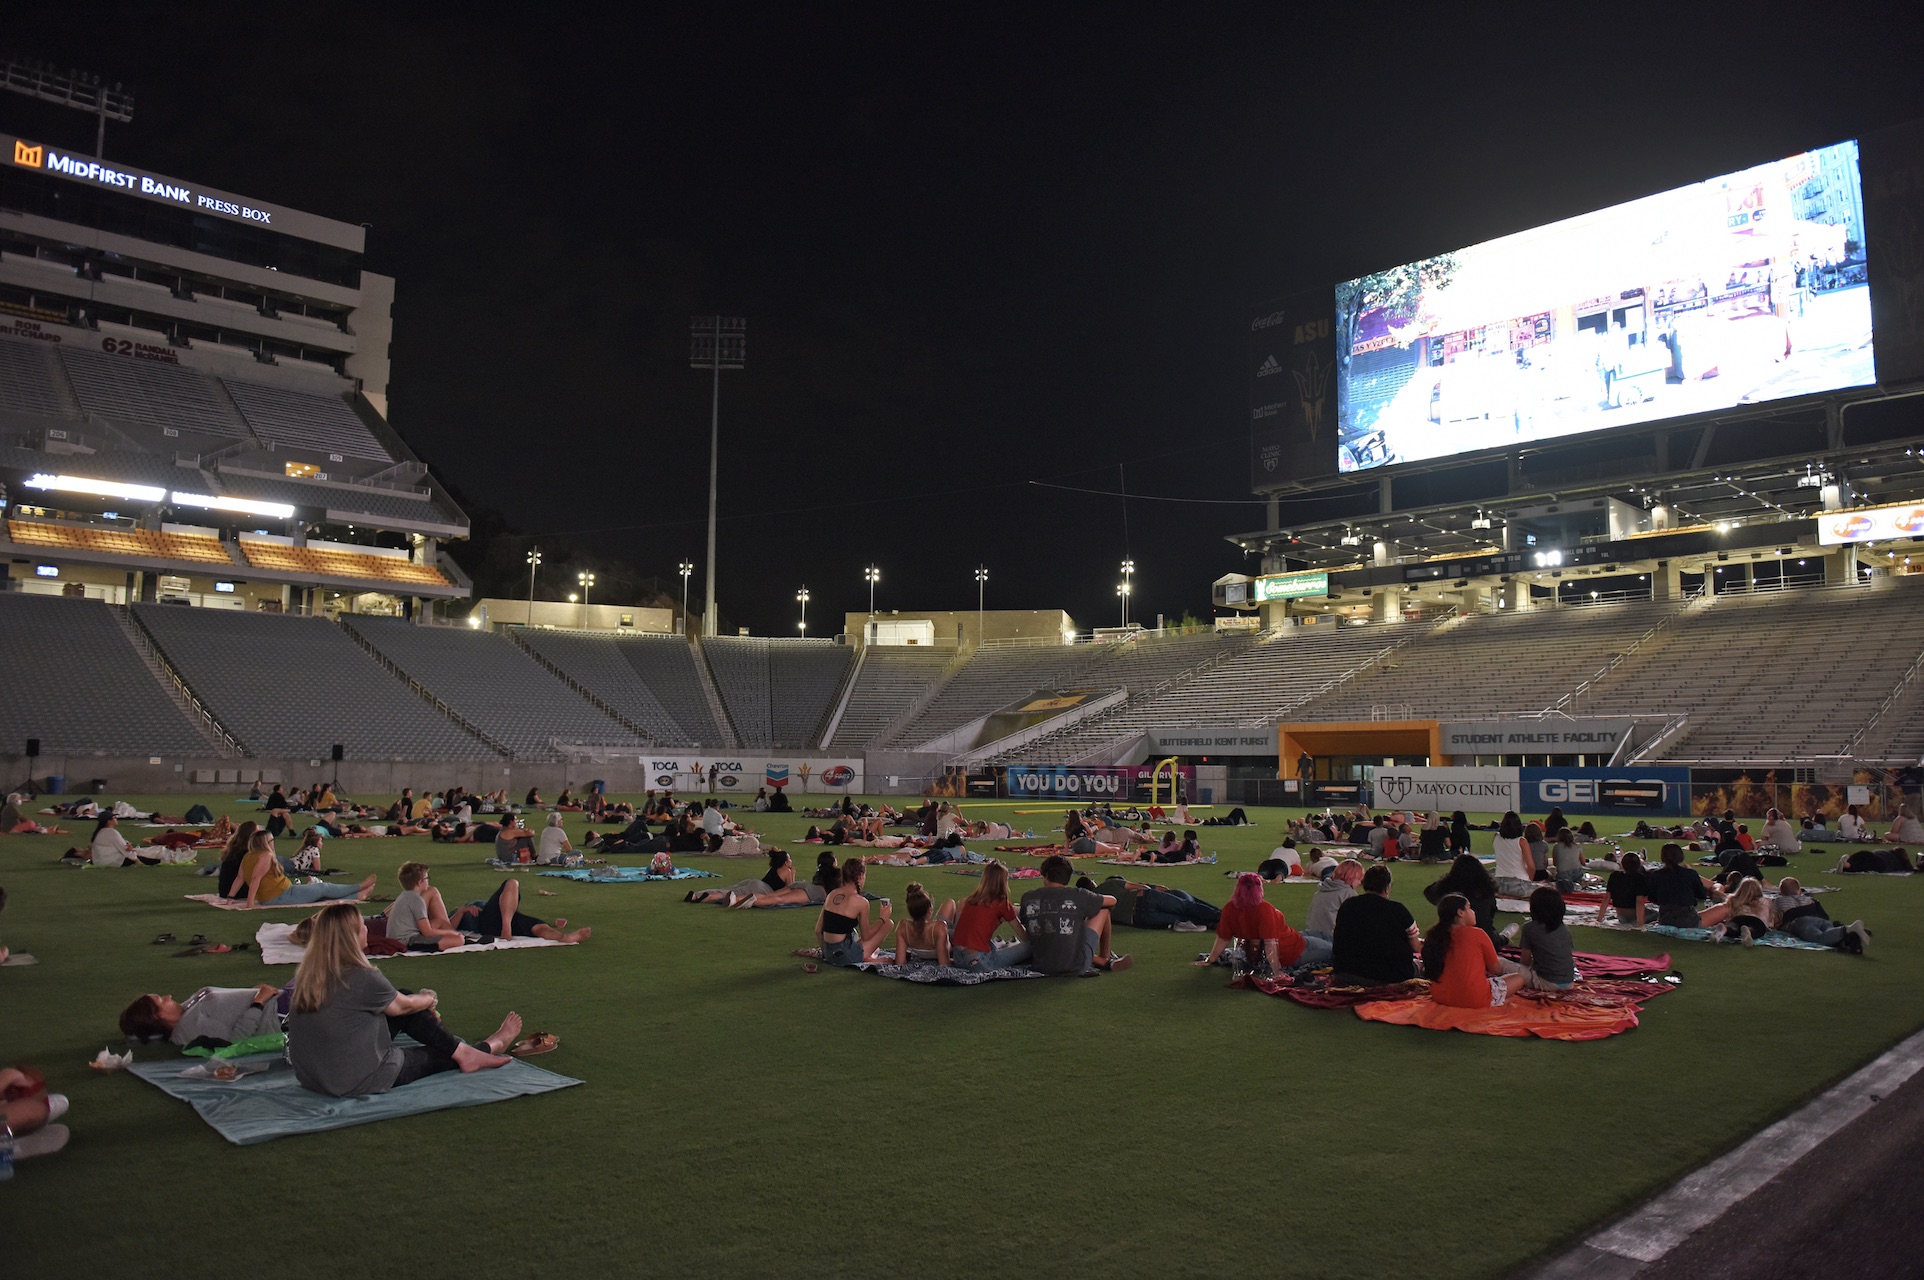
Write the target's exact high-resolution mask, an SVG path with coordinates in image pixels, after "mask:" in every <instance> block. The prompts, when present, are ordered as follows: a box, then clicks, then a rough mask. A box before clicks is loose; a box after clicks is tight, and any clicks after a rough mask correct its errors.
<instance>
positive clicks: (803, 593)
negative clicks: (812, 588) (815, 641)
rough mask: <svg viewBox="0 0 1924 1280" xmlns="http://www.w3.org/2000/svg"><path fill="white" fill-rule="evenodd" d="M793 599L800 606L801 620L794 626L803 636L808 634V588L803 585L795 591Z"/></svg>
mask: <svg viewBox="0 0 1924 1280" xmlns="http://www.w3.org/2000/svg"><path fill="white" fill-rule="evenodd" d="M795 600H796V602H797V603H799V604H800V605H801V606H802V621H801V624H800V625H799V626H798V627H797V628H796V630H798V631H800V632H801V633H802V635H803V636H804V637H806V636H807V635H808V588H807V587H803V588H802V589H801V590H800V591H797V592H796V593H795Z"/></svg>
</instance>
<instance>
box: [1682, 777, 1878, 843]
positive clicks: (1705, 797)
mask: <svg viewBox="0 0 1924 1280" xmlns="http://www.w3.org/2000/svg"><path fill="white" fill-rule="evenodd" d="M1859 787H1861V788H1863V790H1862V791H1859V792H1858V794H1859V795H1861V796H1862V797H1863V799H1862V800H1858V801H1853V800H1852V799H1851V792H1852V791H1853V790H1854V789H1855V788H1859ZM1853 803H1855V804H1856V805H1857V812H1858V815H1859V816H1860V817H1863V818H1866V819H1870V820H1872V821H1877V822H1887V821H1889V820H1890V819H1891V817H1892V816H1893V815H1895V814H1896V812H1897V806H1898V805H1899V804H1900V803H1902V797H1901V796H1900V795H1899V794H1898V792H1897V791H1896V789H1894V788H1892V787H1891V786H1890V785H1889V784H1888V783H1886V782H1884V781H1883V780H1882V779H1881V777H1880V776H1879V775H1878V774H1875V773H1873V772H1871V771H1870V770H1868V769H1859V770H1856V771H1855V772H1854V773H1853V774H1852V775H1851V779H1850V781H1849V782H1835V783H1831V782H1798V781H1796V780H1795V771H1794V770H1791V769H1783V770H1778V769H1692V770H1691V771H1690V812H1691V815H1692V816H1693V817H1704V816H1706V815H1721V814H1722V813H1723V812H1724V811H1725V810H1731V811H1733V812H1735V813H1736V815H1737V820H1738V821H1739V822H1745V823H1752V822H1756V821H1758V820H1761V819H1762V818H1763V816H1764V812H1765V811H1766V810H1768V809H1776V810H1778V811H1779V812H1780V813H1783V814H1784V815H1786V816H1787V817H1789V818H1790V820H1791V821H1792V822H1793V823H1795V822H1796V821H1798V820H1799V819H1801V818H1804V817H1806V816H1808V815H1809V814H1810V813H1811V812H1813V811H1815V812H1817V813H1821V814H1822V815H1823V816H1824V820H1825V822H1826V824H1827V825H1829V826H1831V827H1835V826H1836V825H1837V819H1838V818H1839V817H1841V816H1842V815H1843V813H1844V811H1845V810H1846V809H1847V808H1849V807H1850V805H1851V804H1853ZM1751 834H1753V835H1755V834H1756V828H1755V827H1753V828H1752V832H1751Z"/></svg>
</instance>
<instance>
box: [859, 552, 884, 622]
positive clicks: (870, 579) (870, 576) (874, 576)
mask: <svg viewBox="0 0 1924 1280" xmlns="http://www.w3.org/2000/svg"><path fill="white" fill-rule="evenodd" d="M881 580H882V571H881V570H880V569H878V568H876V567H875V566H874V565H870V566H869V567H868V568H866V569H864V570H862V581H864V582H866V583H868V620H869V621H870V622H873V621H875V584H876V583H878V582H880V581H881Z"/></svg>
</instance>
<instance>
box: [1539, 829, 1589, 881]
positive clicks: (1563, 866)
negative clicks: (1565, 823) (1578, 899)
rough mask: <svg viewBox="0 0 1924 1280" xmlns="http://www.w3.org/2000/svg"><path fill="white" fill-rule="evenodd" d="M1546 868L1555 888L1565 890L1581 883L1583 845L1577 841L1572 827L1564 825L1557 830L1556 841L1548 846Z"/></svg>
mask: <svg viewBox="0 0 1924 1280" xmlns="http://www.w3.org/2000/svg"><path fill="white" fill-rule="evenodd" d="M1547 869H1548V870H1549V871H1550V873H1551V874H1552V875H1553V876H1554V877H1555V879H1556V885H1557V888H1559V889H1562V890H1565V891H1566V892H1567V891H1569V890H1571V889H1575V888H1576V887H1577V886H1578V885H1580V884H1582V883H1583V846H1582V845H1581V844H1579V843H1578V841H1577V833H1576V831H1575V830H1574V829H1573V828H1570V827H1565V828H1564V829H1563V830H1561V831H1559V832H1557V835H1556V841H1555V843H1553V844H1552V845H1551V846H1550V866H1549V867H1548V868H1547Z"/></svg>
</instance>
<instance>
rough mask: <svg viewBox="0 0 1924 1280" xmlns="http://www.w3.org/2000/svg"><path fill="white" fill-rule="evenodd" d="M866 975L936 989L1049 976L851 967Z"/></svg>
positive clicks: (924, 966)
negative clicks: (916, 983) (914, 983)
mask: <svg viewBox="0 0 1924 1280" xmlns="http://www.w3.org/2000/svg"><path fill="white" fill-rule="evenodd" d="M852 967H853V968H856V969H860V970H861V971H862V972H864V973H873V974H876V975H878V976H880V977H884V978H897V979H900V980H901V981H903V982H919V983H922V984H923V985H924V986H936V987H975V986H980V985H981V984H983V983H985V982H1002V981H1005V980H1007V979H1013V978H1046V977H1048V976H1049V975H1048V974H1046V973H1043V972H1042V971H1041V970H1040V969H1025V968H1021V967H1017V968H1014V969H958V968H956V967H955V966H954V965H952V964H929V963H921V964H858V965H854V966H852Z"/></svg>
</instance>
